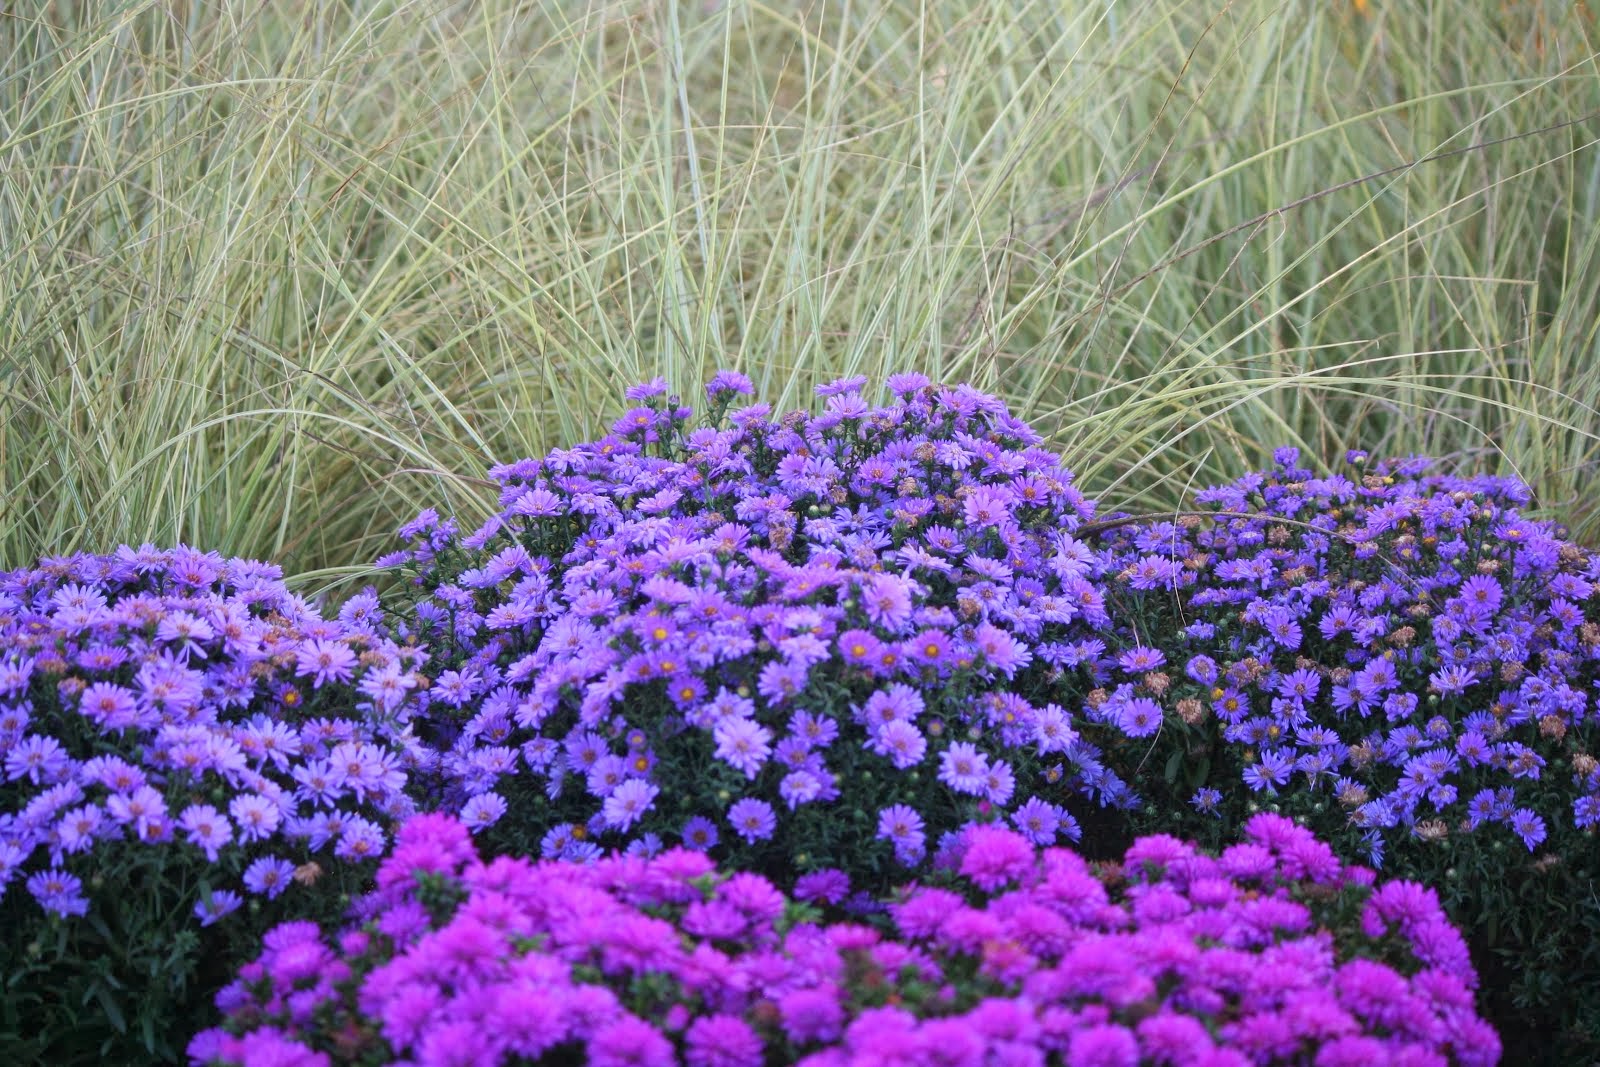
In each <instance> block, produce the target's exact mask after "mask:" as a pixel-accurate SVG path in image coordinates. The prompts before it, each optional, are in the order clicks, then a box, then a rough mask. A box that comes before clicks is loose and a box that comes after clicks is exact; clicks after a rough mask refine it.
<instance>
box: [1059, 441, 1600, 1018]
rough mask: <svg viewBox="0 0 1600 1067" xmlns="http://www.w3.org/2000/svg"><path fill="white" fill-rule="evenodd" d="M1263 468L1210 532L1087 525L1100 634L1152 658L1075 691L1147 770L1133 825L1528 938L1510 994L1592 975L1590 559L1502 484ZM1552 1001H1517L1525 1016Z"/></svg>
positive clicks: (1218, 514)
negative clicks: (1428, 890) (1322, 845)
mask: <svg viewBox="0 0 1600 1067" xmlns="http://www.w3.org/2000/svg"><path fill="white" fill-rule="evenodd" d="M1275 459H1276V466H1275V467H1274V469H1272V470H1271V471H1269V472H1264V473H1258V474H1252V475H1249V476H1247V477H1245V478H1242V479H1240V480H1239V481H1237V482H1235V483H1233V484H1232V485H1228V486H1222V487H1218V488H1213V489H1208V490H1205V491H1203V492H1201V493H1200V494H1199V496H1198V503H1199V505H1200V506H1201V507H1202V508H1207V509H1212V510H1213V512H1214V514H1213V515H1211V516H1210V517H1206V516H1202V515H1199V514H1195V515H1187V516H1178V517H1177V518H1176V519H1175V521H1161V522H1142V523H1132V524H1128V525H1125V526H1121V527H1118V528H1116V529H1114V530H1108V531H1106V536H1104V537H1103V538H1102V539H1101V542H1100V544H1101V547H1102V549H1103V550H1104V553H1105V554H1104V557H1103V566H1104V570H1103V575H1104V579H1103V580H1104V582H1105V583H1106V587H1107V597H1108V603H1109V604H1110V609H1111V610H1112V612H1113V614H1114V615H1116V616H1117V619H1118V622H1119V624H1123V625H1119V628H1118V631H1117V632H1118V633H1119V634H1127V633H1132V632H1135V631H1136V632H1138V633H1141V634H1144V635H1147V636H1149V635H1153V637H1151V640H1150V643H1151V644H1152V645H1153V646H1155V647H1152V648H1132V647H1125V648H1122V649H1121V651H1120V658H1119V659H1118V663H1119V665H1121V666H1122V667H1123V668H1124V669H1127V670H1128V673H1127V674H1125V675H1123V676H1121V677H1113V679H1112V680H1111V683H1110V684H1108V685H1105V686H1102V687H1100V688H1099V689H1097V690H1096V691H1095V692H1093V693H1091V694H1090V699H1089V701H1088V702H1087V703H1086V705H1085V706H1084V708H1083V709H1082V714H1081V715H1080V717H1079V721H1080V728H1081V729H1082V731H1083V732H1084V734H1085V735H1086V736H1090V737H1094V738H1096V739H1097V740H1099V741H1100V742H1101V743H1102V745H1103V747H1104V749H1105V751H1106V753H1107V760H1108V762H1110V763H1111V764H1112V765H1113V766H1116V767H1119V768H1122V769H1124V771H1125V773H1131V772H1129V770H1128V769H1129V768H1131V767H1133V766H1136V765H1139V764H1141V763H1142V764H1143V765H1144V766H1145V767H1146V769H1147V770H1146V773H1145V774H1143V775H1141V776H1140V778H1139V782H1138V785H1139V787H1140V791H1141V793H1142V794H1143V795H1144V796H1145V798H1146V800H1147V803H1146V804H1145V805H1144V808H1143V810H1142V813H1141V818H1142V825H1143V826H1145V827H1146V828H1147V829H1154V828H1163V829H1168V830H1171V831H1172V832H1175V833H1179V834H1182V835H1185V836H1194V835H1204V834H1205V833H1206V830H1205V824H1206V823H1207V822H1214V825H1215V831H1214V832H1215V834H1216V835H1217V837H1218V838H1220V837H1223V836H1225V835H1226V834H1227V832H1228V827H1230V826H1233V825H1237V823H1238V821H1239V820H1240V819H1242V818H1243V817H1244V816H1245V815H1246V814H1248V812H1249V811H1252V810H1256V809H1257V808H1263V807H1267V808H1271V809H1273V810H1281V811H1283V812H1286V813H1290V814H1293V815H1295V816H1297V817H1301V818H1304V819H1306V820H1307V822H1308V824H1309V825H1311V826H1313V827H1314V828H1315V829H1316V830H1317V831H1318V833H1320V834H1323V835H1324V836H1325V838H1326V839H1327V840H1329V841H1330V842H1331V843H1333V844H1334V845H1335V846H1336V847H1337V848H1339V849H1340V851H1341V854H1343V855H1347V856H1354V855H1362V856H1363V857H1364V858H1365V859H1367V860H1368V861H1369V862H1372V863H1374V864H1379V865H1382V866H1383V867H1384V868H1385V869H1388V870H1393V871H1395V872H1396V873H1397V874H1400V875H1404V876H1407V877H1415V878H1419V879H1422V880H1424V881H1426V882H1428V883H1429V884H1433V885H1437V886H1439V887H1440V891H1441V892H1442V893H1444V894H1445V897H1446V900H1447V903H1448V904H1449V905H1450V907H1451V908H1452V914H1454V915H1456V917H1457V919H1458V920H1459V921H1461V922H1462V923H1463V924H1464V925H1465V926H1466V927H1467V928H1470V929H1473V930H1475V931H1478V932H1481V933H1483V934H1484V935H1485V936H1492V935H1491V934H1490V931H1492V930H1496V929H1498V930H1499V931H1501V933H1500V934H1499V935H1498V936H1499V937H1500V938H1502V939H1504V938H1505V936H1506V935H1505V934H1504V933H1503V931H1505V930H1507V929H1512V928H1517V929H1521V930H1524V931H1543V932H1542V933H1538V934H1536V935H1534V939H1535V940H1543V941H1545V942H1547V944H1546V945H1545V946H1544V948H1537V949H1534V948H1531V943H1523V944H1522V945H1520V947H1517V948H1516V949H1515V951H1516V953H1517V955H1518V957H1519V959H1518V962H1517V963H1516V964H1514V966H1515V969H1516V971H1517V973H1518V975H1519V979H1518V981H1519V982H1521V981H1526V980H1527V979H1529V978H1532V977H1533V976H1535V975H1536V974H1539V973H1549V974H1553V973H1554V972H1555V971H1567V970H1575V971H1576V972H1577V973H1592V971H1593V966H1592V962H1593V961H1592V960H1578V959H1576V958H1574V957H1573V956H1572V955H1571V953H1572V951H1574V949H1573V946H1575V945H1581V944H1587V943H1589V942H1590V941H1591V940H1592V939H1590V938H1588V937H1586V936H1581V935H1578V934H1577V933H1575V929H1581V928H1583V927H1587V928H1589V929H1596V928H1600V916H1595V915H1593V914H1590V913H1592V911H1593V909H1592V907H1590V908H1587V909H1586V906H1585V905H1583V904H1582V900H1583V899H1584V898H1587V897H1588V896H1589V891H1588V890H1587V888H1586V886H1587V885H1588V884H1590V879H1591V878H1592V876H1593V873H1594V871H1593V868H1594V864H1593V862H1592V861H1590V860H1589V859H1588V858H1587V857H1588V856H1589V855H1590V854H1592V853H1593V851H1594V844H1593V835H1594V833H1595V829H1596V826H1597V825H1600V760H1597V759H1596V750H1597V747H1600V746H1597V742H1600V736H1597V734H1596V730H1595V725H1594V724H1595V718H1594V715H1595V712H1594V685H1595V677H1596V669H1595V665H1596V662H1597V660H1600V624H1597V614H1600V612H1597V608H1600V603H1597V601H1596V598H1595V590H1596V582H1597V581H1600V558H1596V557H1595V556H1594V555H1592V554H1591V553H1589V552H1587V551H1585V550H1583V549H1581V548H1579V547H1578V546H1576V545H1573V544H1571V543H1569V542H1567V541H1566V540H1564V538H1563V531H1561V530H1560V529H1559V528H1557V527H1555V526H1553V525H1551V524H1547V523H1542V522H1536V521H1532V520H1530V519H1528V518H1526V517H1524V516H1523V515H1521V514H1520V509H1521V508H1522V507H1524V506H1526V505H1527V504H1528V502H1529V500H1530V494H1529V491H1528V489H1527V487H1526V486H1525V485H1523V484H1521V483H1520V482H1517V481H1516V480H1514V479H1507V478H1497V477H1489V476H1474V477H1454V476H1446V475H1441V474H1430V473H1428V468H1429V466H1430V461H1428V460H1425V459H1409V460H1388V461H1383V462H1378V463H1372V462H1370V461H1369V457H1367V456H1366V454H1365V453H1359V452H1358V453H1352V454H1351V455H1350V456H1348V457H1347V459H1348V460H1349V461H1350V467H1349V473H1348V474H1335V475H1332V476H1330V477H1325V478H1321V477H1316V476H1315V475H1314V474H1313V472H1312V471H1310V470H1308V469H1305V468H1304V467H1302V466H1301V465H1300V463H1299V455H1298V453H1297V451H1296V450H1295V449H1292V448H1284V449H1280V450H1278V452H1277V453H1276V456H1275ZM1116 655H1118V651H1117V650H1116V649H1114V650H1113V651H1112V652H1111V653H1108V656H1116ZM1133 660H1137V663H1134V664H1133V665H1132V667H1131V669H1128V668H1129V666H1130V661H1133ZM1140 707H1143V708H1145V709H1148V710H1149V711H1150V712H1151V714H1149V715H1148V717H1146V716H1145V715H1143V714H1137V713H1136V711H1135V709H1137V708H1140ZM1155 726H1159V727H1160V728H1161V734H1160V736H1159V737H1156V736H1153V735H1154V734H1155V729H1154V727H1155ZM1163 771H1164V772H1165V774H1163V773H1162V772H1163ZM1512 912H1515V913H1516V914H1517V916H1518V917H1519V919H1520V920H1521V921H1520V922H1512V921H1510V920H1509V918H1508V917H1509V915H1510V914H1511V913H1512ZM1575 922H1576V923H1577V924H1578V925H1577V926H1576V927H1575V926H1574V923H1575ZM1513 936H1515V935H1513ZM1523 936H1527V935H1526V934H1524V935H1523ZM1556 942H1560V943H1562V944H1564V945H1565V946H1566V947H1565V948H1563V949H1562V950H1561V951H1560V952H1558V953H1556V954H1555V955H1554V956H1551V955H1550V954H1549V952H1547V951H1546V949H1549V948H1550V947H1551V946H1552V945H1553V944H1555V943H1556ZM1584 951H1590V950H1587V949H1585V950H1584ZM1540 956H1543V957H1544V962H1543V963H1542V964H1539V965H1535V963H1534V960H1535V958H1536V957H1540ZM1552 960H1554V961H1557V963H1556V964H1555V966H1554V968H1553V969H1552V964H1551V961H1552ZM1508 984H1510V983H1509V981H1508ZM1565 988H1567V986H1566V980H1565V978H1562V979H1559V980H1558V984H1557V985H1551V984H1550V983H1545V987H1544V990H1543V993H1542V994H1540V993H1535V992H1532V991H1531V989H1530V988H1529V987H1527V986H1525V985H1524V986H1519V990H1520V992H1521V999H1522V1000H1523V1001H1524V1003H1526V1002H1527V1000H1529V999H1534V1000H1538V999H1544V1000H1545V1001H1547V1002H1548V1001H1549V1000H1551V999H1554V1000H1557V1001H1559V1000H1562V999H1566V997H1565V994H1564V993H1563V991H1562V990H1563V989H1565ZM1591 999H1592V998H1591ZM1597 1037H1600V1031H1597Z"/></svg>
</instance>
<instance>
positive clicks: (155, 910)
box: [0, 841, 370, 1067]
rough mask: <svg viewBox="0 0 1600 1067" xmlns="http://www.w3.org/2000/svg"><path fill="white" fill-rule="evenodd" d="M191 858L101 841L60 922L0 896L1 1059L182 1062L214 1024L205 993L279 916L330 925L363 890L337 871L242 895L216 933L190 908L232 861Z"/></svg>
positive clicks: (15, 897) (176, 851) (23, 899)
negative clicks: (81, 912)
mask: <svg viewBox="0 0 1600 1067" xmlns="http://www.w3.org/2000/svg"><path fill="white" fill-rule="evenodd" d="M191 851H193V850H185V849H181V848H177V847H174V848H151V847H150V846H148V845H146V844H144V843H142V842H132V841H116V842H104V843H102V844H100V845H99V846H97V847H96V849H95V853H94V863H95V870H96V871H97V873H96V874H95V875H94V876H93V877H92V878H86V879H85V887H84V888H85V891H86V893H85V895H86V896H87V897H88V899H89V912H88V914H87V915H86V916H84V917H82V918H76V917H74V918H68V919H63V918H60V917H58V916H54V915H49V914H47V913H46V912H44V911H43V910H42V909H41V908H40V907H39V905H38V903H37V902H36V901H35V900H34V899H33V898H32V897H31V896H30V895H28V894H27V893H24V892H19V891H16V890H17V889H18V888H20V887H13V891H11V892H8V893H6V894H5V896H4V897H0V929H3V930H4V931H5V936H4V937H3V938H0V975H3V976H4V979H3V981H4V987H3V994H0V1062H4V1063H16V1064H23V1063H41V1064H42V1063H48V1064H53V1065H54V1064H60V1065H63V1067H65V1065H73V1064H97V1063H130V1064H131V1063H182V1062H184V1055H183V1050H184V1045H185V1043H186V1042H187V1041H188V1039H189V1037H190V1035H192V1034H193V1033H195V1032H196V1031H198V1030H200V1029H202V1028H203V1027H205V1026H206V1025H209V1024H210V1023H211V1022H212V1020H213V1019H214V1018H215V1014H216V1013H215V1009H214V1007H213V1005H212V997H213V995H214V994H215V992H216V990H218V989H220V988H222V986H223V985H224V984H226V983H227V982H228V981H229V980H230V979H231V978H232V977H233V976H234V974H236V973H237V971H238V968H239V966H240V965H241V964H243V963H244V962H246V961H248V960H250V959H253V958H254V957H255V956H256V955H257V954H258V953H259V952H260V951H261V936H262V934H264V933H265V932H266V931H267V930H269V929H271V928H272V927H273V926H275V925H277V924H278V923H281V922H284V921H286V920H289V919H311V920H313V921H319V922H337V921H339V920H340V919H341V918H342V917H343V915H344V910H345V908H346V906H347V905H348V903H349V901H350V900H351V899H352V898H353V897H355V896H357V895H359V894H361V893H362V892H363V891H365V890H367V889H369V888H370V885H368V884H366V883H365V882H364V881H363V880H362V877H361V874H360V872H359V871H358V870H357V869H356V868H354V867H352V866H350V865H346V864H342V863H341V864H335V865H333V867H332V868H331V870H329V871H327V872H324V873H323V874H322V875H321V876H320V877H318V878H317V879H316V883H315V885H314V886H311V887H308V886H304V885H297V886H292V887H290V888H291V891H290V892H288V893H285V894H284V895H283V896H281V897H279V898H277V899H276V900H267V899H265V898H260V897H252V898H251V899H250V900H249V901H248V902H247V903H246V904H245V906H244V907H243V908H241V909H240V910H238V911H236V912H234V913H233V914H231V915H229V916H227V917H226V919H224V920H223V921H222V922H219V923H218V924H216V925H214V926H209V927H203V926H202V925H201V924H200V922H199V921H198V920H197V919H196V918H195V915H194V907H195V905H196V904H197V903H199V901H200V900H201V899H202V898H203V896H204V895H205V894H207V893H209V892H210V891H211V888H212V885H213V884H217V885H220V884H222V883H223V882H224V881H226V882H227V883H228V884H234V883H236V882H237V880H238V874H239V872H238V870H236V869H232V868H234V867H237V866H238V864H237V863H236V862H235V863H230V862H229V861H230V860H236V859H237V856H236V855H233V854H231V853H230V854H224V855H223V856H222V857H220V859H221V862H220V863H219V864H216V865H208V864H206V863H204V861H203V859H202V858H201V857H200V856H198V855H190V854H187V853H189V852H191Z"/></svg>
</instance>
